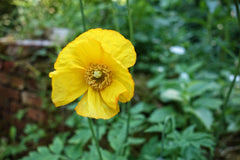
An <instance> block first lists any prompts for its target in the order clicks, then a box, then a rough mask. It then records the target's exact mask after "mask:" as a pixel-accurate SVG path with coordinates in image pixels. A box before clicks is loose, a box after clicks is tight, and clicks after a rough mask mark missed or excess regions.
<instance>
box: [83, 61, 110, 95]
mask: <svg viewBox="0 0 240 160" xmlns="http://www.w3.org/2000/svg"><path fill="white" fill-rule="evenodd" d="M84 77H85V80H86V82H87V84H88V85H89V86H91V87H92V88H93V89H94V90H97V91H101V90H103V89H105V88H106V87H108V86H109V85H110V84H111V82H112V72H111V70H109V68H108V66H106V65H104V64H90V66H89V67H88V68H87V70H86V72H85V75H84Z"/></svg>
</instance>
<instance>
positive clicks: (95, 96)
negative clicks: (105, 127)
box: [75, 87, 119, 119]
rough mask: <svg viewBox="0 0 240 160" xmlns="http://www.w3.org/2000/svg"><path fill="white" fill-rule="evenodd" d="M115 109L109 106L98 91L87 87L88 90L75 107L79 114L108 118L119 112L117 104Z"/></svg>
mask: <svg viewBox="0 0 240 160" xmlns="http://www.w3.org/2000/svg"><path fill="white" fill-rule="evenodd" d="M115 108H116V109H112V108H110V107H109V106H108V105H107V104H106V103H105V102H104V101H103V99H102V97H101V95H100V93H99V92H97V91H95V90H93V89H92V88H91V87H89V88H88V92H87V93H86V94H84V96H83V97H82V99H81V100H80V102H79V103H78V105H77V107H76V108H75V110H76V112H77V114H78V115H80V116H84V117H91V118H96V119H109V118H112V117H113V116H115V115H116V114H117V113H118V112H119V105H118V104H116V107H115Z"/></svg>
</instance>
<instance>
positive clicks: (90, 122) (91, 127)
mask: <svg viewBox="0 0 240 160" xmlns="http://www.w3.org/2000/svg"><path fill="white" fill-rule="evenodd" d="M88 124H89V127H90V129H91V132H92V137H93V140H94V141H95V144H96V147H97V151H98V156H99V159H100V160H103V159H102V154H101V152H100V147H99V143H98V140H97V138H96V136H95V133H94V130H93V125H92V119H90V118H88Z"/></svg>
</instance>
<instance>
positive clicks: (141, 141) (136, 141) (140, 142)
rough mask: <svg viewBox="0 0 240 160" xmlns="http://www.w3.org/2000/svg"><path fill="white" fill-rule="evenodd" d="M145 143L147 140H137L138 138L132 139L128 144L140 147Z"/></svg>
mask: <svg viewBox="0 0 240 160" xmlns="http://www.w3.org/2000/svg"><path fill="white" fill-rule="evenodd" d="M143 142H145V138H136V137H130V138H129V139H128V144H129V145H140V144H142V143H143Z"/></svg>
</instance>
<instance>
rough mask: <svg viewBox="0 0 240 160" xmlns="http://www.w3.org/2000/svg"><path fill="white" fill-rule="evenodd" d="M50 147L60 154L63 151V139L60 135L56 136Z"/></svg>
mask: <svg viewBox="0 0 240 160" xmlns="http://www.w3.org/2000/svg"><path fill="white" fill-rule="evenodd" d="M49 148H50V149H51V151H52V152H54V153H56V154H60V153H61V151H62V150H63V141H62V140H61V139H60V138H59V137H56V138H55V139H54V140H53V143H52V144H51V145H50V146H49Z"/></svg>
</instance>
